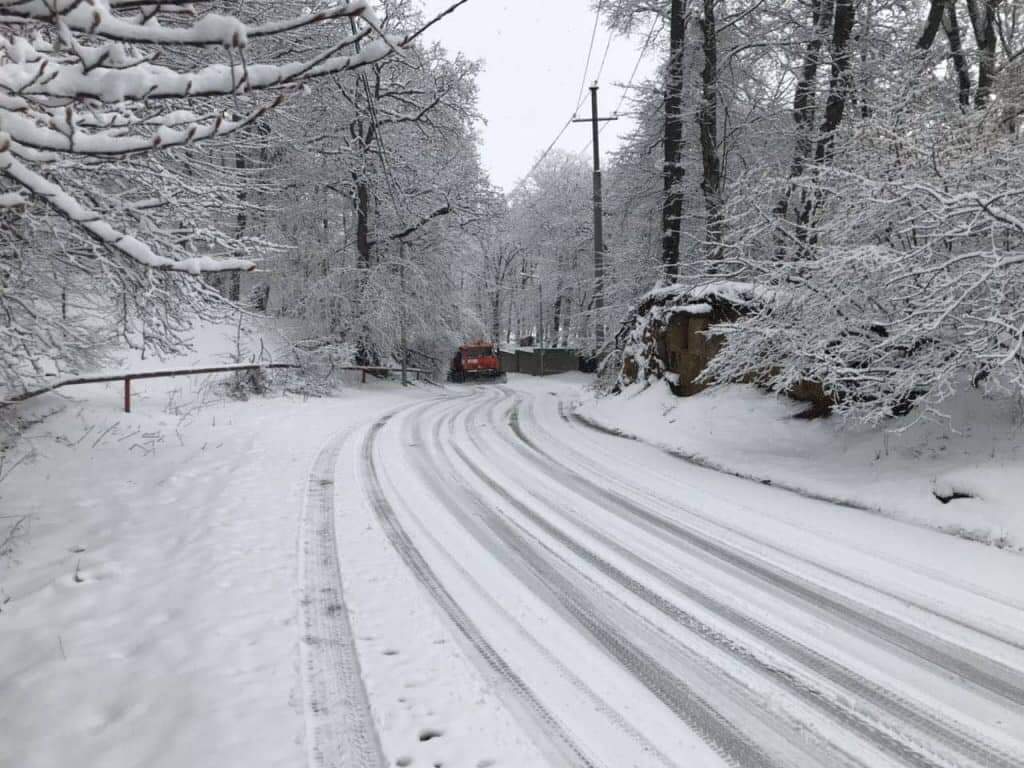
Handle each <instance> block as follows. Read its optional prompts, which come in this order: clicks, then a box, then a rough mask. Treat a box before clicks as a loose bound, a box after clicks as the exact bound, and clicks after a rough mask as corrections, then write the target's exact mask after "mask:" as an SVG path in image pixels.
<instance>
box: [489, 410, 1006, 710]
mask: <svg viewBox="0 0 1024 768" xmlns="http://www.w3.org/2000/svg"><path fill="white" fill-rule="evenodd" d="M518 406H519V403H518V401H516V402H515V404H514V407H513V409H512V413H511V416H510V418H509V426H510V427H511V431H512V433H513V434H514V435H515V436H516V437H517V438H519V441H521V442H522V443H523V444H524V445H525V446H527V447H528V448H529V451H523V452H521V455H523V456H524V457H526V458H527V459H528V460H530V461H531V462H532V463H533V464H534V465H535V466H537V467H538V468H540V469H542V470H543V471H544V472H545V473H546V474H548V475H549V476H551V477H553V478H555V479H556V480H557V481H559V482H562V483H563V484H565V485H567V486H569V487H571V488H574V489H575V490H577V492H579V493H580V494H581V495H583V496H584V497H585V498H588V499H590V500H592V501H595V503H597V504H599V505H603V506H604V507H605V508H608V509H611V510H616V509H617V510H618V512H617V514H620V515H622V514H623V513H625V518H626V519H628V518H629V517H634V518H636V519H637V520H640V521H643V522H644V523H645V524H647V525H650V526H652V527H653V528H656V529H659V530H660V531H662V532H663V533H667V534H669V535H670V536H672V537H673V538H674V539H676V540H677V541H679V542H680V543H683V544H685V545H687V546H688V547H689V548H691V549H692V550H693V551H696V552H700V553H702V555H703V556H704V557H710V558H711V559H713V560H716V561H719V562H722V563H726V564H728V565H731V566H733V567H735V568H737V569H739V570H740V571H742V572H745V573H747V574H748V575H749V576H751V577H754V579H755V580H756V581H757V582H758V583H760V584H762V585H770V586H772V587H774V588H776V589H778V590H781V591H782V592H785V593H787V594H789V595H791V596H792V597H795V598H797V599H799V600H800V601H801V602H804V603H806V604H809V605H811V606H814V607H815V608H817V609H819V610H822V611H825V612H827V613H828V614H830V615H831V616H833V617H834V618H835V620H839V621H841V622H843V623H844V624H846V625H848V626H851V627H855V628H856V629H857V630H859V631H862V632H866V633H868V634H871V635H873V636H875V637H877V638H879V639H881V640H883V641H884V642H886V643H888V644H890V645H891V646H894V647H898V648H901V649H903V650H904V651H905V652H907V653H908V654H910V655H912V656H915V657H917V658H918V659H920V660H922V661H925V662H928V663H929V664H930V665H932V666H934V667H937V668H939V669H944V670H946V671H947V672H952V673H954V674H955V675H956V676H957V677H959V678H960V679H962V680H963V681H964V682H966V683H968V684H970V685H973V686H975V687H977V688H979V689H983V690H984V691H986V692H988V693H989V694H994V695H995V696H998V697H999V698H1001V699H1003V700H1005V701H1008V702H1011V703H1013V704H1014V705H1016V706H1018V707H1019V706H1024V675H1022V674H1021V673H1020V672H1018V671H1017V670H1015V669H1012V668H1010V667H1008V666H1006V665H1005V664H1001V663H999V662H997V661H995V660H992V659H988V658H985V657H982V656H980V655H979V654H976V653H974V652H973V651H971V650H970V649H967V648H964V647H962V646H958V645H955V644H954V643H952V642H949V641H947V640H943V639H942V638H939V637H936V636H935V635H932V634H930V633H928V632H926V631H924V630H920V629H918V628H916V627H913V626H911V625H909V624H907V623H905V622H902V621H900V620H899V619H897V618H895V617H891V616H887V615H885V614H883V613H881V612H880V611H877V610H875V609H872V608H870V607H869V606H866V605H863V604H859V603H857V602H855V601H853V600H850V599H848V598H846V597H844V596H842V595H840V594H838V593H836V592H835V591H834V590H832V589H830V588H828V587H825V586H821V585H819V584H815V583H814V582H812V581H810V580H808V579H806V578H803V577H800V576H797V575H793V574H790V573H787V572H786V571H784V570H782V569H779V568H773V567H771V566H769V565H768V564H765V563H763V562H760V561H759V560H758V559H756V558H753V557H751V556H749V555H748V554H746V553H744V552H743V551H742V550H740V549H738V548H736V547H732V546H729V545H728V544H726V543H724V542H723V541H722V540H720V539H717V538H716V537H713V536H710V535H708V534H706V533H704V532H702V531H700V530H699V529H695V528H692V527H691V526H689V525H686V524H685V523H682V522H678V521H676V520H671V519H669V518H667V517H665V516H664V515H661V514H659V513H657V512H654V511H651V510H649V509H647V508H645V507H643V506H641V505H639V504H638V503H637V502H636V501H634V500H633V499H631V498H629V497H627V496H625V495H623V494H622V493H619V492H617V491H614V490H612V489H611V488H608V487H604V486H601V485H599V484H597V483H595V482H594V481H592V480H590V479H588V478H587V477H585V476H584V475H582V474H581V473H579V472H577V471H576V470H573V469H572V468H571V467H569V466H568V465H566V464H565V463H564V462H562V461H560V460H558V459H557V458H556V457H554V456H553V455H552V454H551V453H550V452H548V451H545V450H544V449H543V448H540V447H539V446H538V445H537V444H536V442H535V441H533V440H531V439H530V438H529V437H528V436H527V435H526V434H525V433H524V432H523V430H522V427H521V425H520V423H519V419H518ZM510 444H512V445H514V444H515V443H514V442H510ZM569 450H570V451H572V449H571V448H570V449H569ZM531 452H532V454H533V455H531ZM663 503H665V504H668V503H669V502H667V501H666V502H663ZM609 505H610V506H609ZM673 506H674V507H675V508H676V509H682V510H684V511H686V512H687V513H688V514H692V515H694V516H696V517H698V518H700V519H704V518H703V517H702V516H701V515H700V514H699V513H697V512H695V511H694V510H692V509H689V508H687V507H685V506H684V505H680V504H674V505H673ZM708 522H711V523H712V524H714V525H716V526H718V527H725V526H722V524H721V523H719V522H716V521H708ZM743 535H745V536H746V534H743ZM759 544H761V545H762V546H764V547H768V548H772V549H775V548H774V547H772V546H771V545H770V544H767V543H764V542H759ZM851 581H852V580H851Z"/></svg>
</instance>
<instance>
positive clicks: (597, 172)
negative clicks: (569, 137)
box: [573, 83, 618, 347]
mask: <svg viewBox="0 0 1024 768" xmlns="http://www.w3.org/2000/svg"><path fill="white" fill-rule="evenodd" d="M597 91H598V85H597V83H594V84H593V85H592V86H590V117H589V118H584V119H579V120H573V122H574V123H590V124H591V129H592V130H593V134H594V135H593V139H592V140H591V143H592V144H593V146H594V335H595V340H596V342H597V346H598V347H601V345H603V344H604V317H603V316H604V258H605V249H604V198H603V192H602V188H601V187H602V185H601V130H600V123H604V122H608V121H609V120H618V118H617V117H598V109H597Z"/></svg>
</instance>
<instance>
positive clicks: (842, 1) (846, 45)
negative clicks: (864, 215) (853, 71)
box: [814, 0, 856, 163]
mask: <svg viewBox="0 0 1024 768" xmlns="http://www.w3.org/2000/svg"><path fill="white" fill-rule="evenodd" d="M855 20H856V10H855V7H854V0H838V1H837V2H836V7H835V31H834V32H833V34H832V73H831V76H830V78H829V86H828V101H827V102H826V105H825V119H824V121H823V122H822V124H821V135H820V137H819V138H818V147H817V149H816V151H815V154H814V159H815V160H816V161H817V162H818V163H827V162H829V161H830V160H831V159H832V152H833V149H834V147H835V133H836V131H837V130H838V129H839V124H840V123H841V122H842V121H843V114H844V112H845V111H846V100H847V96H848V95H849V94H850V93H851V92H852V90H853V89H852V87H851V83H850V60H851V55H850V33H851V32H852V31H853V25H854V21H855Z"/></svg>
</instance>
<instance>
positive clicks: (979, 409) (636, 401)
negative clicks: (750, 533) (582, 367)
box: [576, 383, 1024, 549]
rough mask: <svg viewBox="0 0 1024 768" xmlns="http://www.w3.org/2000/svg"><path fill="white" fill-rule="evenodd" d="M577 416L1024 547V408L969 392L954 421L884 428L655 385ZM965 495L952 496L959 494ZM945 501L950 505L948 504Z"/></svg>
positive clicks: (583, 403)
mask: <svg viewBox="0 0 1024 768" xmlns="http://www.w3.org/2000/svg"><path fill="white" fill-rule="evenodd" d="M579 401H580V402H579V405H578V408H577V410H576V412H577V413H578V415H579V416H581V417H583V418H584V419H587V420H588V421H590V422H592V423H594V424H597V425H601V426H604V427H606V428H608V429H611V430H614V431H617V432H620V433H622V434H623V435H628V436H632V437H635V438H638V439H640V440H643V441H646V442H649V443H652V444H655V445H658V446H661V447H662V448H664V449H665V450H668V451H672V452H675V453H677V454H679V455H680V456H683V457H688V458H692V459H695V460H697V461H699V462H701V463H704V464H706V465H708V466H715V467H719V468H722V469H724V470H726V471H729V472H735V473H737V474H740V475H744V476H747V477H750V478H753V479H756V480H761V481H769V482H771V483H773V484H775V485H779V486H782V487H787V488H793V489H798V490H801V491H803V492H806V493H810V494H813V495H818V496H822V497H826V498H831V499H836V500H838V501H841V502H845V503H847V504H851V505H854V506H858V507H862V508H865V509H870V510H873V511H877V512H881V513H882V514H885V515H888V516H891V517H894V518H898V519H901V520H907V521H912V522H915V523H920V524H922V525H927V526H931V527H934V528H939V529H942V530H945V531H947V532H949V533H955V534H957V535H960V536H965V537H967V538H974V539H977V540H979V541H984V542H988V543H993V544H996V545H998V546H1003V547H1009V548H1016V549H1020V548H1024V502H1022V499H1024V442H1022V440H1021V438H1022V437H1024V407H1022V404H1021V403H1020V402H1017V401H1013V400H1009V399H1003V400H998V399H988V398H985V397H983V396H982V395H981V394H980V393H977V392H974V391H968V392H966V393H964V394H963V395H961V396H960V397H959V398H958V399H957V400H956V401H955V402H951V403H949V404H948V408H949V420H948V421H946V422H942V423H940V422H936V421H930V422H922V421H912V420H911V419H909V418H903V419H896V420H893V422H892V423H890V424H888V425H886V427H885V428H884V429H857V428H849V427H844V425H843V424H841V423H840V422H839V421H838V420H836V419H823V420H815V421H805V420H799V419H794V418H793V416H794V415H795V414H796V413H798V412H800V411H801V410H803V409H804V408H805V407H806V406H804V405H803V404H801V403H796V402H793V401H791V400H788V399H786V398H779V397H772V396H768V395H765V394H764V393H762V392H760V391H758V390H757V389H755V388H753V387H749V386H729V387H722V388H718V389H713V390H709V391H707V392H703V393H701V394H699V395H697V396H695V397H688V398H678V397H675V396H673V395H672V393H671V392H670V391H669V390H668V387H667V386H665V385H663V384H661V383H658V384H655V385H653V386H651V387H648V388H640V387H635V388H632V389H630V390H627V391H626V392H625V393H623V394H622V395H620V396H614V397H594V396H593V394H592V393H584V394H581V395H580V397H579ZM961 495H962V496H966V497H969V498H951V497H954V496H961ZM938 497H942V498H943V499H945V500H947V501H946V503H943V501H940V500H939V498H938Z"/></svg>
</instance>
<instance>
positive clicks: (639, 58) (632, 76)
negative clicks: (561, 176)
mask: <svg viewBox="0 0 1024 768" xmlns="http://www.w3.org/2000/svg"><path fill="white" fill-rule="evenodd" d="M658 21H659V19H658V17H657V16H655V17H654V22H653V23H652V24H651V30H650V31H649V32H648V33H647V39H646V40H644V44H643V47H642V48H641V49H640V55H639V56H637V57H636V63H635V64H634V65H633V72H632V74H630V76H629V82H628V83H626V87H625V88H623V89H622V95H621V96H620V97H619V103H618V104H616V105H615V109H614V111H613V112H612V115H614V116H615V117H618V116H619V114H620V112H621V110H622V105H623V104H624V103H625V102H626V97H627V96H628V95H629V92H630V90H631V89H632V88H633V82H634V81H635V80H636V75H637V72H639V71H640V64H641V63H643V60H644V56H646V55H647V49H648V48H649V47H650V46H651V41H652V40H653V39H654V33H655V31H656V30H657V28H658ZM609 42H610V40H609ZM605 55H607V53H606V54H605ZM607 127H608V124H607V123H605V124H604V125H602V126H601V130H600V133H604V130H605V128H607ZM593 143H594V140H593V139H591V140H590V141H588V142H587V145H586V146H585V147H583V149H581V150H580V154H582V153H584V152H586V151H587V150H588V149H590V147H591V145H593Z"/></svg>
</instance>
